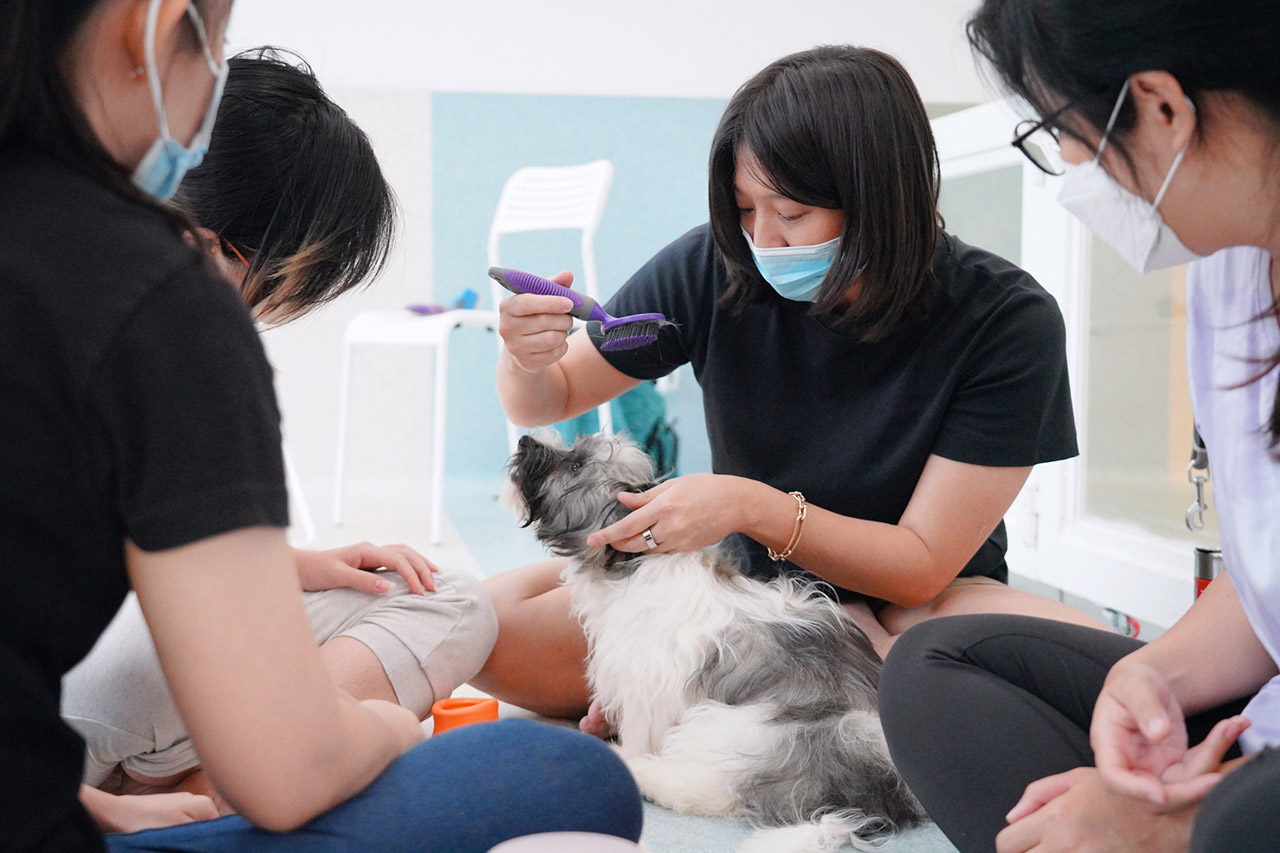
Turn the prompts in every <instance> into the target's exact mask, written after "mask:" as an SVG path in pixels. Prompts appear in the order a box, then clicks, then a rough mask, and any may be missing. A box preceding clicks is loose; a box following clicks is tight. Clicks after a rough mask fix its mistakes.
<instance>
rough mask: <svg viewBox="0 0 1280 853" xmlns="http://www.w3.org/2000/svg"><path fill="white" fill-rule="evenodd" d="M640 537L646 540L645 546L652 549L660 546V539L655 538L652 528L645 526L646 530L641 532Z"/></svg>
mask: <svg viewBox="0 0 1280 853" xmlns="http://www.w3.org/2000/svg"><path fill="white" fill-rule="evenodd" d="M640 538H641V539H643V540H644V547H646V548H648V549H649V550H650V551H652V550H653V549H654V548H657V547H658V540H657V539H654V538H653V529H652V528H645V530H644V532H643V533H641V534H640Z"/></svg>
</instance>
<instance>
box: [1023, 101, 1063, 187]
mask: <svg viewBox="0 0 1280 853" xmlns="http://www.w3.org/2000/svg"><path fill="white" fill-rule="evenodd" d="M1070 106H1071V105H1070V104H1067V105H1065V106H1062V107H1060V108H1058V109H1057V110H1054V112H1053V114H1052V115H1049V116H1047V117H1046V118H1042V119H1027V120H1026V121H1024V122H1020V123H1019V124H1018V126H1017V127H1015V128H1014V129H1013V142H1012V143H1010V144H1012V145H1013V147H1014V148H1017V149H1018V150H1019V151H1021V152H1022V154H1023V156H1024V157H1026V158H1027V159H1028V160H1030V161H1031V162H1032V164H1033V165H1034V166H1035V167H1036V168H1037V169H1039V170H1040V171H1042V172H1044V173H1045V174H1046V175H1053V176H1054V177H1057V176H1058V175H1062V174H1065V172H1066V170H1065V169H1064V168H1063V167H1062V160H1061V158H1059V157H1057V156H1055V155H1052V154H1050V153H1049V149H1047V148H1045V147H1044V146H1043V145H1041V144H1040V143H1038V142H1036V141H1035V140H1034V139H1033V137H1034V136H1035V135H1036V134H1037V133H1039V132H1040V131H1044V132H1045V133H1047V134H1049V136H1051V137H1052V138H1053V141H1054V142H1055V143H1057V142H1059V141H1060V138H1059V136H1058V129H1057V128H1056V127H1054V126H1053V122H1054V121H1056V120H1057V118H1058V116H1060V115H1062V114H1063V113H1064V112H1066V110H1067V108H1068V107H1070Z"/></svg>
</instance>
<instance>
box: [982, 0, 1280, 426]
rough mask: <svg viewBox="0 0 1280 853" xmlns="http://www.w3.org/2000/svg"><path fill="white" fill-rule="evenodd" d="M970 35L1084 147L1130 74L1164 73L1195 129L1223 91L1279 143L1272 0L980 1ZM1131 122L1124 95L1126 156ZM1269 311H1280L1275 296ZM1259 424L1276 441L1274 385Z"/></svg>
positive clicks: (1270, 366) (1024, 94) (1278, 356)
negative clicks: (1208, 99)
mask: <svg viewBox="0 0 1280 853" xmlns="http://www.w3.org/2000/svg"><path fill="white" fill-rule="evenodd" d="M968 33H969V41H970V43H971V44H972V45H973V48H974V50H975V51H976V52H977V53H978V54H979V55H980V56H982V57H983V58H984V59H986V61H987V62H988V63H989V65H990V67H991V69H992V70H993V71H994V72H995V75H996V76H997V78H998V80H999V82H1000V83H1001V84H1003V86H1004V87H1005V88H1007V89H1008V90H1009V91H1010V92H1012V93H1013V94H1015V95H1017V96H1018V97H1020V98H1022V99H1023V100H1024V101H1026V102H1027V103H1028V104H1029V105H1030V106H1031V107H1032V108H1033V109H1034V110H1036V112H1038V113H1039V114H1040V115H1041V116H1053V115H1055V114H1057V116H1058V117H1057V118H1056V119H1055V120H1054V124H1055V125H1056V126H1057V128H1058V129H1059V130H1060V131H1062V132H1064V133H1067V134H1069V135H1071V136H1073V137H1074V138H1076V139H1078V140H1079V141H1081V142H1083V143H1084V144H1086V145H1092V143H1091V142H1090V141H1089V139H1088V138H1087V137H1089V136H1092V137H1093V138H1096V137H1097V134H1098V133H1101V131H1102V130H1103V128H1105V127H1106V124H1107V119H1108V118H1109V117H1110V114H1111V111H1112V109H1113V108H1114V106H1115V102H1116V101H1117V100H1118V99H1119V97H1120V90H1121V88H1122V87H1123V86H1124V82H1125V81H1126V80H1128V79H1129V77H1130V76H1132V75H1133V74H1136V73H1138V72H1140V71H1167V72H1168V73H1170V74H1172V75H1173V76H1174V77H1175V78H1177V80H1178V84H1179V85H1180V86H1181V87H1182V90H1183V92H1185V93H1186V95H1187V97H1188V98H1190V99H1191V102H1192V103H1193V104H1195V105H1196V107H1197V110H1198V112H1199V115H1200V116H1201V117H1202V118H1201V122H1200V125H1199V126H1198V128H1197V133H1203V124H1204V119H1203V116H1204V115H1205V114H1206V113H1205V110H1204V109H1201V108H1200V107H1201V98H1202V97H1203V95H1204V94H1205V93H1206V92H1231V93H1233V94H1236V95H1238V96H1240V97H1242V98H1244V99H1245V100H1247V101H1248V102H1249V103H1250V104H1251V105H1252V106H1253V107H1254V108H1255V109H1256V110H1257V111H1258V113H1259V114H1260V115H1261V116H1263V117H1264V118H1265V119H1266V120H1267V121H1268V122H1269V123H1270V125H1271V129H1272V133H1273V136H1274V137H1275V140H1276V144H1277V146H1280V62H1277V61H1276V38H1277V34H1280V6H1278V5H1277V4H1276V2H1275V0H1214V2H1205V0H1125V2H1116V0H984V2H983V4H982V6H981V7H980V8H979V9H978V12H977V14H975V15H974V17H973V19H972V20H970V21H969V26H968ZM1064 106H1065V107H1067V108H1066V109H1063V107H1064ZM1135 120H1136V111H1135V110H1134V108H1133V101H1132V99H1127V100H1126V102H1125V105H1124V106H1123V107H1122V108H1121V110H1120V114H1119V115H1118V116H1117V118H1116V124H1115V128H1114V129H1113V130H1112V134H1111V136H1110V137H1109V138H1108V140H1109V141H1108V145H1112V146H1115V147H1116V148H1117V149H1118V150H1119V151H1120V152H1122V153H1123V154H1124V157H1125V159H1126V160H1128V161H1129V162H1130V163H1132V160H1131V158H1130V157H1129V154H1128V152H1127V151H1126V149H1125V141H1126V140H1125V137H1126V135H1127V133H1128V132H1129V131H1131V130H1132V129H1133V125H1134V121H1135ZM1080 122H1084V123H1085V124H1087V126H1088V127H1087V128H1086V127H1082V126H1081V125H1080V124H1079V123H1080ZM1087 129H1092V130H1093V131H1094V133H1093V134H1086V133H1085V132H1084V131H1085V130H1087ZM1267 316H1270V317H1277V316H1280V298H1276V299H1273V300H1272V303H1271V307H1270V309H1269V310H1268V312H1267ZM1277 368H1280V351H1277V352H1276V353H1274V354H1273V355H1272V356H1271V357H1270V358H1269V359H1265V360H1264V362H1263V368H1262V372H1261V374H1260V376H1259V378H1261V376H1264V375H1266V374H1267V373H1269V372H1270V371H1272V370H1275V369H1277ZM1267 426H1268V430H1269V432H1270V435H1271V446H1272V447H1273V448H1277V447H1280V388H1277V391H1276V400H1275V404H1274V405H1273V407H1272V410H1271V418H1270V421H1269V422H1268V425H1267Z"/></svg>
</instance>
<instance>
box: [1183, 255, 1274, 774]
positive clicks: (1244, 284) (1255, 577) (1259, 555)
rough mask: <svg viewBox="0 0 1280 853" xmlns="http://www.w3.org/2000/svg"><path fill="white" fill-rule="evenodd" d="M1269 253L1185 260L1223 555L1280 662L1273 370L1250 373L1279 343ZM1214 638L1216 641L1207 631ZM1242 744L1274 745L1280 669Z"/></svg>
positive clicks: (1198, 392) (1194, 367)
mask: <svg viewBox="0 0 1280 853" xmlns="http://www.w3.org/2000/svg"><path fill="white" fill-rule="evenodd" d="M1270 264H1271V256H1270V254H1269V253H1267V252H1265V251H1263V250H1262V249H1256V248H1249V247H1241V248H1235V249H1227V250H1225V251H1222V252H1218V253H1217V254H1215V255H1213V256H1211V257H1208V258H1205V259H1203V260H1199V261H1196V262H1194V263H1192V264H1191V266H1190V268H1189V271H1188V276H1187V362H1188V370H1189V376H1190V380H1191V401H1192V408H1193V410H1194V412H1195V419H1196V425H1197V426H1198V427H1199V428H1200V434H1201V435H1202V436H1203V437H1204V441H1205V446H1206V447H1207V448H1208V450H1209V465H1210V474H1211V475H1212V477H1213V496H1214V505H1215V507H1216V508H1217V511H1218V526H1219V531H1220V534H1221V537H1222V558H1223V563H1224V564H1225V565H1226V567H1227V571H1228V572H1229V573H1230V575H1231V580H1232V583H1233V584H1234V585H1235V588H1236V592H1237V593H1238V595H1239V597H1240V603H1241V604H1242V605H1243V607H1244V611H1245V614H1246V615H1247V616H1248V617H1249V623H1250V625H1252V627H1253V631H1254V633H1255V634H1257V635H1258V638H1259V639H1260V640H1261V641H1262V644H1263V646H1264V647H1265V648H1266V650H1267V652H1268V653H1270V655H1271V657H1272V659H1273V660H1276V661H1277V662H1280V459H1277V457H1276V456H1275V455H1273V454H1272V452H1271V448H1270V446H1269V444H1270V434H1269V432H1268V430H1267V423H1268V421H1269V420H1270V418H1271V410H1272V408H1273V407H1274V405H1275V399H1276V380H1277V374H1280V371H1278V370H1272V371H1270V372H1269V373H1267V375H1265V376H1263V377H1262V379H1261V380H1258V381H1252V380H1254V379H1255V378H1256V377H1257V376H1258V374H1259V373H1260V372H1261V371H1262V370H1263V368H1264V366H1265V363H1266V360H1269V359H1270V358H1271V357H1272V356H1273V355H1274V354H1275V352H1276V351H1277V349H1280V324H1278V323H1277V321H1276V318H1275V317H1274V316H1267V317H1262V316H1260V315H1262V314H1264V313H1265V312H1266V311H1267V309H1268V307H1269V306H1270V304H1271V295H1272V294H1271V274H1270ZM1209 642H1212V639H1209ZM1245 715H1246V716H1248V717H1249V719H1250V720H1252V721H1253V726H1252V727H1251V728H1250V729H1249V730H1248V731H1247V732H1245V735H1244V737H1242V738H1241V739H1240V742H1241V747H1242V749H1243V750H1244V751H1245V752H1246V753H1249V752H1256V751H1258V750H1259V749H1262V748H1263V747H1265V746H1274V745H1280V676H1277V677H1276V678H1274V679H1272V680H1271V681H1270V682H1268V683H1267V684H1266V685H1265V686H1264V687H1263V688H1262V690H1261V691H1260V692H1259V693H1258V695H1257V696H1255V697H1254V699H1253V700H1252V701H1251V702H1250V703H1249V706H1248V707H1247V708H1246V709H1245Z"/></svg>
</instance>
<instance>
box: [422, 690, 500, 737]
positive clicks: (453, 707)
mask: <svg viewBox="0 0 1280 853" xmlns="http://www.w3.org/2000/svg"><path fill="white" fill-rule="evenodd" d="M431 719H432V722H433V724H434V726H435V728H434V729H433V730H432V732H433V734H440V733H441V732H447V731H449V729H456V728H458V727H459V726H469V725H471V724H472V723H488V722H491V721H493V720H496V719H498V700H497V699H485V698H481V697H479V696H474V697H470V696H468V697H460V698H458V699H441V700H440V701H439V702H437V703H435V704H434V705H432V706H431Z"/></svg>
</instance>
